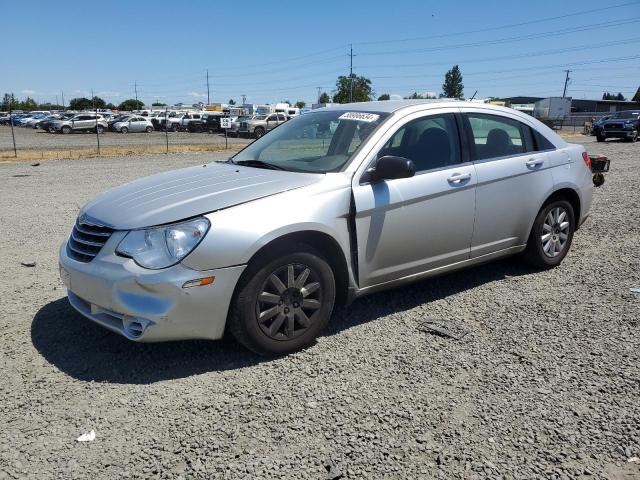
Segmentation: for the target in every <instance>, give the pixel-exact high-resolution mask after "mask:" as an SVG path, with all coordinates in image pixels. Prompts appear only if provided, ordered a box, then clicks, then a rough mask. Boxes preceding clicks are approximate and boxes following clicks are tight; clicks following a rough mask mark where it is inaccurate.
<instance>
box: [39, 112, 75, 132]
mask: <svg viewBox="0 0 640 480" xmlns="http://www.w3.org/2000/svg"><path fill="white" fill-rule="evenodd" d="M75 115H76V114H75V113H63V114H60V113H58V114H55V115H51V116H50V117H47V118H43V119H42V120H41V121H40V122H38V123H37V124H36V126H37V128H40V129H42V130H45V131H47V132H49V133H55V128H54V127H53V123H54V122H55V121H58V120H67V119H70V118H73V117H75Z"/></svg>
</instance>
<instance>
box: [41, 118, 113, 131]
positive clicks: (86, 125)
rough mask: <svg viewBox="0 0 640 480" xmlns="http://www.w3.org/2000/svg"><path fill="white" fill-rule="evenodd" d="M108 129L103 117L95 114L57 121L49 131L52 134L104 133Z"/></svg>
mask: <svg viewBox="0 0 640 480" xmlns="http://www.w3.org/2000/svg"><path fill="white" fill-rule="evenodd" d="M106 129H107V122H106V121H105V119H104V118H102V116H101V115H96V114H95V113H79V114H77V115H74V116H73V117H71V118H64V119H60V120H56V121H54V122H53V123H52V124H51V127H50V128H49V131H50V132H52V133H55V132H61V133H65V134H67V133H72V132H96V131H97V132H98V133H103V132H104V131H105V130H106Z"/></svg>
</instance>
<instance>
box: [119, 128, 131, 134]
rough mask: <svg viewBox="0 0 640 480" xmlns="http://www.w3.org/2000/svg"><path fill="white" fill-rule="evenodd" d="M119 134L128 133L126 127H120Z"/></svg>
mask: <svg viewBox="0 0 640 480" xmlns="http://www.w3.org/2000/svg"><path fill="white" fill-rule="evenodd" d="M120 133H129V129H128V128H127V127H122V128H121V129H120Z"/></svg>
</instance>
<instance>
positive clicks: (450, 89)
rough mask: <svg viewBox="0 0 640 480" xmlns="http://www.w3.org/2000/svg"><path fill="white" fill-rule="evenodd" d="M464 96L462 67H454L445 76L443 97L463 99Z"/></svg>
mask: <svg viewBox="0 0 640 480" xmlns="http://www.w3.org/2000/svg"><path fill="white" fill-rule="evenodd" d="M463 95H464V84H463V83H462V73H460V67H458V65H454V66H453V68H452V69H451V70H449V71H448V72H447V73H446V74H445V75H444V83H443V84H442V96H443V97H446V98H462V97H463Z"/></svg>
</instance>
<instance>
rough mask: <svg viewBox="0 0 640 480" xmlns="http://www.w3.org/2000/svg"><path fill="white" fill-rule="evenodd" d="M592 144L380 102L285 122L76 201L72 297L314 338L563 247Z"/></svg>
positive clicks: (264, 336) (274, 347) (153, 330)
mask: <svg viewBox="0 0 640 480" xmlns="http://www.w3.org/2000/svg"><path fill="white" fill-rule="evenodd" d="M591 177H592V174H591V171H590V168H589V157H588V156H587V154H586V152H585V151H584V148H583V147H582V146H578V145H571V144H568V143H566V142H565V141H564V140H563V139H562V138H560V137H559V136H558V135H556V134H555V133H554V132H553V131H551V130H550V129H549V128H547V127H546V126H544V125H543V124H541V123H540V122H538V121H537V120H535V119H534V118H532V117H530V116H528V115H524V114H521V113H519V112H517V111H515V110H511V109H507V108H502V107H495V106H491V105H484V104H476V103H465V102H433V101H432V102H429V101H421V102H410V101H383V102H369V103H362V104H350V105H341V106H339V107H329V108H325V109H319V110H316V111H314V112H310V113H307V114H305V115H301V116H299V117H296V118H294V119H292V120H291V121H289V122H287V123H285V124H283V125H281V126H279V127H278V128H276V129H274V130H273V131H272V132H270V133H268V134H267V135H265V136H264V137H263V138H261V139H259V140H257V141H256V142H254V143H252V144H251V145H250V146H248V147H247V148H245V149H244V150H242V151H241V152H240V153H238V154H236V155H235V156H234V157H233V158H231V159H230V160H229V161H227V162H225V163H210V164H206V165H201V166H198V167H192V168H187V169H182V170H177V171H174V172H169V173H162V174H160V175H156V176H152V177H148V178H143V179H140V180H137V181H135V182H132V183H129V184H126V185H123V186H121V187H117V188H115V189H112V190H110V191H108V192H106V193H103V194H102V195H100V196H98V197H97V198H96V199H94V200H93V201H91V202H89V203H88V204H87V205H86V206H85V207H84V208H82V210H81V212H80V214H79V216H78V219H77V222H76V224H75V226H74V227H73V230H72V232H71V234H70V236H69V238H68V239H67V240H66V241H65V242H64V244H63V245H62V247H61V249H60V273H61V276H62V279H63V280H64V282H65V283H66V285H67V288H68V296H69V301H70V302H71V304H72V305H73V306H74V307H75V308H76V309H77V310H78V311H79V312H81V313H82V314H83V315H85V316H86V317H87V318H89V319H90V320H92V321H94V322H96V323H99V324H100V325H102V326H104V327H106V328H108V329H110V330H112V331H114V332H116V333H119V334H121V335H123V336H125V337H127V338H128V339H130V340H134V341H163V340H175V339H189V338H206V339H218V338H220V337H222V335H223V334H224V332H225V331H229V332H231V333H232V334H233V335H234V336H235V337H236V338H237V339H238V340H239V341H240V342H241V343H242V344H244V345H245V346H247V347H248V348H250V349H252V350H254V351H256V352H258V353H260V354H265V355H279V354H285V353H288V352H293V351H295V350H298V349H301V348H304V347H306V346H308V345H310V344H311V343H312V342H313V341H314V339H315V338H316V337H317V336H318V335H319V334H320V333H321V332H322V330H323V328H324V327H325V326H326V325H327V323H328V322H329V321H330V319H331V314H332V311H333V308H334V305H335V304H336V303H348V302H350V301H352V300H353V299H355V298H357V297H359V296H362V295H366V294H369V293H372V292H375V291H379V290H382V289H387V288H391V287H398V286H400V285H402V284H404V283H406V282H413V281H417V280H421V279H424V278H428V277H432V276H435V275H440V274H442V273H445V272H450V271H454V270H459V269H463V268H467V267H470V266H473V265H477V264H480V263H484V262H487V261H490V260H494V259H498V258H503V257H507V256H511V255H515V254H521V258H523V259H524V260H526V261H528V262H529V263H530V264H532V265H535V266H536V267H538V268H543V269H544V268H553V267H556V266H558V265H559V264H560V263H561V262H562V260H563V259H564V258H565V256H566V255H567V253H568V252H569V249H570V247H571V241H572V239H573V236H574V233H575V231H576V230H577V229H578V228H579V226H580V225H581V224H582V222H584V221H585V219H586V218H587V216H588V215H589V209H590V206H591V198H592V190H593V184H592V178H591Z"/></svg>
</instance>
